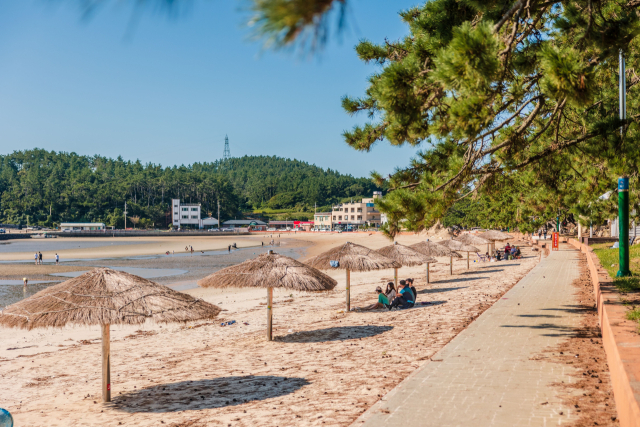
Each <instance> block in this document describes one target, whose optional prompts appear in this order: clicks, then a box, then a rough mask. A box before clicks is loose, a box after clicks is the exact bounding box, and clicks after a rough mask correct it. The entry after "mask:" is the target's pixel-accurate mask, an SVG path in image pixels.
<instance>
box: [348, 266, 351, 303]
mask: <svg viewBox="0 0 640 427" xmlns="http://www.w3.org/2000/svg"><path fill="white" fill-rule="evenodd" d="M350 282H351V274H350V271H349V269H347V312H348V311H350V310H351V290H350V289H349V288H351V284H350Z"/></svg>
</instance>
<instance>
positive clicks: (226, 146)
mask: <svg viewBox="0 0 640 427" xmlns="http://www.w3.org/2000/svg"><path fill="white" fill-rule="evenodd" d="M229 159H231V150H229V137H228V136H227V135H225V136H224V154H223V155H222V161H223V162H224V163H225V166H227V167H228V165H227V163H228V161H229Z"/></svg>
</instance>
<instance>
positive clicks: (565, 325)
mask: <svg viewBox="0 0 640 427" xmlns="http://www.w3.org/2000/svg"><path fill="white" fill-rule="evenodd" d="M578 254H579V252H577V251H575V250H573V249H572V248H570V247H569V246H568V245H562V247H561V250H560V251H557V252H552V253H551V254H550V255H549V257H547V258H545V259H543V260H542V261H541V262H540V264H538V265H537V266H536V267H534V268H533V270H531V271H530V272H529V274H528V275H527V276H525V277H524V278H523V279H522V280H521V281H520V282H519V283H518V284H517V285H516V286H514V287H513V288H512V289H511V290H510V291H509V292H507V293H506V294H505V295H504V297H503V298H502V299H501V300H499V301H497V302H496V303H495V304H494V305H493V306H492V307H491V308H489V309H488V310H487V311H486V312H484V313H483V314H482V315H481V316H480V317H478V318H477V319H476V320H475V321H474V322H473V323H472V324H471V325H469V327H468V328H467V329H466V330H464V331H463V332H461V333H460V334H459V335H458V336H457V337H455V338H454V339H453V340H452V341H451V342H450V343H449V344H447V345H446V346H445V347H444V348H443V349H442V350H440V351H439V352H438V353H436V354H435V355H434V356H433V357H432V358H431V361H430V362H428V363H426V364H425V365H423V366H422V367H421V368H419V369H418V370H417V371H416V372H414V373H413V374H412V375H411V376H410V377H408V378H407V379H405V380H404V381H403V382H402V383H401V384H400V385H398V387H396V388H395V389H394V390H392V391H391V392H390V393H389V394H387V395H386V396H385V397H384V398H383V399H382V400H381V401H380V402H378V403H377V404H376V405H375V406H374V407H372V408H371V409H370V410H369V411H367V412H366V413H364V414H363V415H362V416H361V417H360V418H359V419H358V420H356V421H355V422H354V423H353V426H357V427H359V426H367V427H369V426H385V427H392V426H402V427H410V426H438V427H445V426H465V427H466V426H472V427H484V426H508V427H513V426H551V425H561V424H564V423H566V422H567V421H569V420H570V419H572V418H573V415H574V413H573V412H572V411H571V408H567V407H565V406H564V405H562V403H561V402H560V400H559V399H558V397H557V392H558V388H557V387H556V388H554V387H552V386H551V383H553V382H560V381H564V382H565V383H570V382H573V379H572V378H571V377H570V376H569V374H570V373H571V367H570V366H569V365H560V364H557V363H549V362H545V361H542V360H535V359H536V358H535V356H536V355H539V354H540V353H541V352H542V351H543V350H544V349H545V348H548V347H552V346H555V345H556V344H558V343H559V342H560V341H561V340H563V338H564V337H565V336H567V335H570V334H571V333H572V332H571V330H572V327H574V326H577V325H578V321H579V314H576V313H574V312H572V309H573V308H574V304H575V300H574V297H573V292H574V291H573V288H572V286H571V282H572V281H573V280H574V279H576V278H577V277H578V275H579V268H578V257H579V255H578ZM544 402H548V403H546V404H543V403H544ZM560 412H563V415H560Z"/></svg>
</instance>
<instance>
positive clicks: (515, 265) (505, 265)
mask: <svg viewBox="0 0 640 427" xmlns="http://www.w3.org/2000/svg"><path fill="white" fill-rule="evenodd" d="M497 262H500V263H504V264H500V265H487V266H485V267H479V269H480V268H495V267H517V266H519V265H520V264H507V262H508V261H507V262H505V261H497ZM492 264H495V263H492ZM484 272H485V270H482V273H484Z"/></svg>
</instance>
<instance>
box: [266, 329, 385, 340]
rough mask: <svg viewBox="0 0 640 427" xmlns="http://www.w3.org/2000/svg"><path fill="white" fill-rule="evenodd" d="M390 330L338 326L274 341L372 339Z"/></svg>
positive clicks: (304, 332)
mask: <svg viewBox="0 0 640 427" xmlns="http://www.w3.org/2000/svg"><path fill="white" fill-rule="evenodd" d="M392 329H393V326H373V325H371V326H338V327H335V328H326V329H317V330H315V331H302V332H295V333H293V334H289V335H283V336H279V337H275V338H274V341H280V342H286V343H303V342H305V343H310V342H329V341H346V340H354V339H358V338H369V337H374V336H376V335H380V334H383V333H385V332H388V331H390V330H392Z"/></svg>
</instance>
